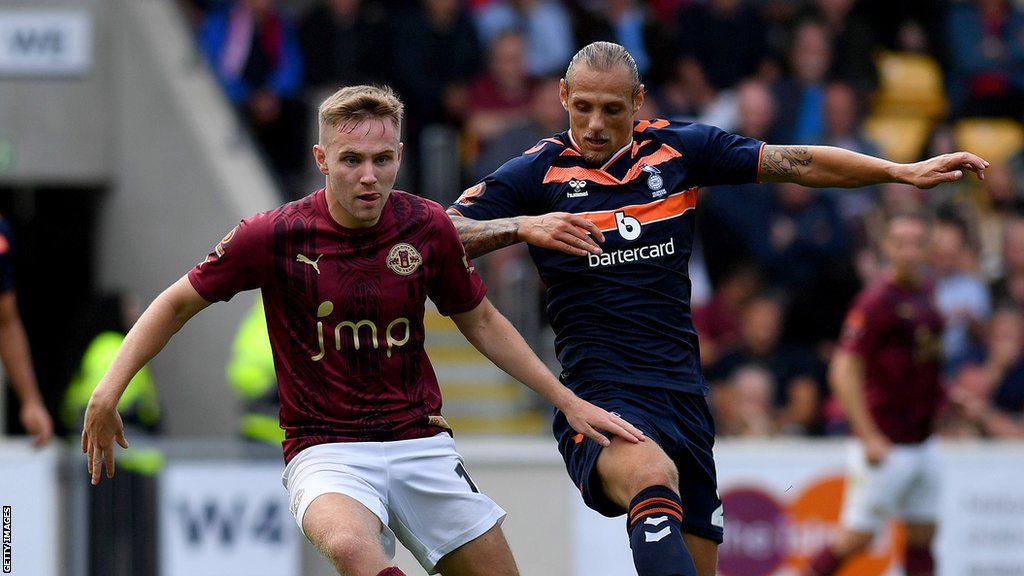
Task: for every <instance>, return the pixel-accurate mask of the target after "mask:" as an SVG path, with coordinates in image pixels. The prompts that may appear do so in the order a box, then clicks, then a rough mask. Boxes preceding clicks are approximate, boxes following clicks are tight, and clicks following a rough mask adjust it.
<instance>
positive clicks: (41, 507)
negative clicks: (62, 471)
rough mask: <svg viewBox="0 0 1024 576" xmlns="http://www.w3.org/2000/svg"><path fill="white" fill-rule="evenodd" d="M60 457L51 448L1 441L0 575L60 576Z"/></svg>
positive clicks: (55, 449) (56, 449)
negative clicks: (0, 547)
mask: <svg viewBox="0 0 1024 576" xmlns="http://www.w3.org/2000/svg"><path fill="white" fill-rule="evenodd" d="M58 455H59V450H58V448H57V447H56V446H52V445H51V446H49V447H47V448H46V449H45V450H36V449H34V448H32V447H31V446H29V445H28V443H27V442H15V441H0V507H2V518H3V536H2V538H0V542H2V544H3V553H2V556H0V574H4V575H6V574H14V575H16V576H18V575H22V576H56V574H57V570H58V566H57V560H58V558H60V554H59V553H58V552H59V550H58V547H57V544H58V540H59V532H58V526H59V523H58V519H57V460H58Z"/></svg>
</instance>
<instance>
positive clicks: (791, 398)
mask: <svg viewBox="0 0 1024 576" xmlns="http://www.w3.org/2000/svg"><path fill="white" fill-rule="evenodd" d="M783 316H784V312H783V308H782V305H781V304H780V303H779V301H778V300H776V299H775V298H772V297H769V296H759V297H755V298H753V299H752V300H750V302H749V303H748V304H747V306H746V307H745V308H744V310H743V313H742V317H741V318H742V319H741V324H740V337H741V340H740V343H739V345H738V346H737V347H736V348H734V349H733V350H732V351H729V352H726V353H725V354H723V355H722V357H721V359H720V360H719V361H718V362H717V363H716V364H715V366H713V367H712V368H711V369H710V370H709V376H710V377H711V379H712V380H713V381H716V382H721V381H724V380H731V379H732V378H733V377H734V376H735V374H736V372H737V371H738V370H740V369H741V368H742V367H744V366H749V365H757V366H761V367H763V368H765V369H766V370H767V371H768V373H769V374H770V376H771V379H770V382H771V383H772V386H771V388H770V396H769V402H770V403H771V406H772V407H773V408H772V411H773V412H777V413H778V417H777V426H778V428H779V429H781V430H782V431H783V432H786V433H790V434H806V433H809V432H812V431H816V430H817V428H818V408H819V404H820V402H821V390H822V388H823V386H822V384H821V379H822V368H821V366H820V365H819V363H818V362H817V359H816V358H815V357H814V355H813V354H812V353H811V352H810V351H809V350H807V349H805V348H801V347H799V346H793V345H783V344H782V343H781V339H782V327H783V325H782V320H783ZM702 336H703V334H702Z"/></svg>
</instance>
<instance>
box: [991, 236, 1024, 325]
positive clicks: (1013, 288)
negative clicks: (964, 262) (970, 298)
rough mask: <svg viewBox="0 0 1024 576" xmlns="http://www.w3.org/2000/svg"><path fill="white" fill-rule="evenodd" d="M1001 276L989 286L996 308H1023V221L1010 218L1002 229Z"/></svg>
mask: <svg viewBox="0 0 1024 576" xmlns="http://www.w3.org/2000/svg"><path fill="white" fill-rule="evenodd" d="M1000 254H1001V257H1002V261H1003V272H1002V275H1001V276H1000V277H999V278H998V279H997V280H996V281H994V282H993V283H992V284H991V286H990V292H991V294H992V301H993V302H995V303H996V305H997V306H1002V305H1013V306H1017V307H1020V308H1024V219H1022V218H1019V217H1018V218H1011V219H1010V220H1008V221H1007V222H1006V225H1005V226H1004V228H1003V241H1002V251H1001V252H1000Z"/></svg>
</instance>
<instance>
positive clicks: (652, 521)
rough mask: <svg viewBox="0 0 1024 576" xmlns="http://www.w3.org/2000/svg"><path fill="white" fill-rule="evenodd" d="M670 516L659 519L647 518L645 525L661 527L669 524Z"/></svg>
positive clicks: (659, 517)
mask: <svg viewBox="0 0 1024 576" xmlns="http://www.w3.org/2000/svg"><path fill="white" fill-rule="evenodd" d="M667 521H668V516H658V517H657V518H653V517H650V518H647V519H646V520H644V524H650V525H651V526H660V525H661V523H662V522H667Z"/></svg>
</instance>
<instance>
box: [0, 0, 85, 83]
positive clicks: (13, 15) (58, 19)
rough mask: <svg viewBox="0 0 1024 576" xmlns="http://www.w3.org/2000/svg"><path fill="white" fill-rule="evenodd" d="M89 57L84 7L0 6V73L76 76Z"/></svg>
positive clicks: (0, 74) (82, 71)
mask: <svg viewBox="0 0 1024 576" xmlns="http://www.w3.org/2000/svg"><path fill="white" fill-rule="evenodd" d="M92 61H93V22H92V18H91V17H90V15H89V13H88V12H87V11H86V10H84V9H74V8H53V9H43V8H0V76H79V75H82V74H85V73H86V72H88V71H89V68H90V67H91V66H92Z"/></svg>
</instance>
